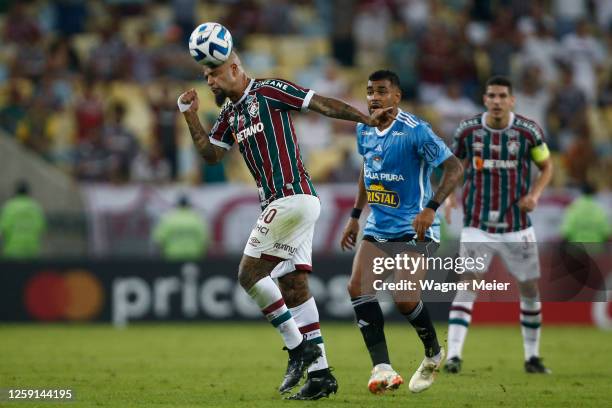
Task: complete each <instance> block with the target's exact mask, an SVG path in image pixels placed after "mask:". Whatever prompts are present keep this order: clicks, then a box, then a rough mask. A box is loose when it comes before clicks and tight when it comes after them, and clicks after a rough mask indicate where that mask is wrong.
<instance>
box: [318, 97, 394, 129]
mask: <svg viewBox="0 0 612 408" xmlns="http://www.w3.org/2000/svg"><path fill="white" fill-rule="evenodd" d="M308 109H310V110H313V111H315V112H318V113H320V114H322V115H325V116H327V117H330V118H334V119H343V120H350V121H352V122H357V123H365V124H366V125H368V126H378V125H379V124H380V123H381V122H385V121H386V119H387V117H388V116H389V115H392V111H393V107H389V108H386V109H376V110H375V111H374V112H373V113H372V115H371V116H368V115H366V114H364V113H362V112H360V111H359V110H358V109H356V108H354V107H352V106H351V105H349V104H347V103H344V102H342V101H340V100H338V99H334V98H328V97H326V96H321V95H319V94H314V95H313V96H312V99H311V100H310V104H309V105H308Z"/></svg>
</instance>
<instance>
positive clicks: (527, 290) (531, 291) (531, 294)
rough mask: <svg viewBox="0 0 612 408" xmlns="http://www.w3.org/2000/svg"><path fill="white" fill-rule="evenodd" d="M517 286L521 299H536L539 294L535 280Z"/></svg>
mask: <svg viewBox="0 0 612 408" xmlns="http://www.w3.org/2000/svg"><path fill="white" fill-rule="evenodd" d="M518 286H519V292H520V294H521V297H525V298H536V297H538V296H539V294H540V291H539V289H538V281H537V279H532V280H528V281H525V282H520V283H519V285H518Z"/></svg>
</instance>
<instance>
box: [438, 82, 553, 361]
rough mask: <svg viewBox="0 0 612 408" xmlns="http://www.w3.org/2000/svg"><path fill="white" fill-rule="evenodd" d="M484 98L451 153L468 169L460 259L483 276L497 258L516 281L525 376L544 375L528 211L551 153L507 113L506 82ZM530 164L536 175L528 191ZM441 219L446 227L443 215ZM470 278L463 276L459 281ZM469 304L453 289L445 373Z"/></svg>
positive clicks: (531, 125)
mask: <svg viewBox="0 0 612 408" xmlns="http://www.w3.org/2000/svg"><path fill="white" fill-rule="evenodd" d="M483 99H484V104H485V106H486V108H487V111H486V112H485V113H483V114H478V115H476V116H474V117H473V118H471V119H468V120H464V121H463V122H461V124H460V125H459V128H458V129H457V131H456V132H455V138H454V145H453V150H454V153H455V155H456V156H457V157H459V158H461V159H465V163H466V169H467V171H466V179H465V183H464V186H463V214H464V220H463V225H464V228H463V230H462V232H461V244H460V249H459V254H460V256H471V257H479V256H480V257H484V260H485V271H486V269H487V268H488V265H489V263H490V262H491V259H492V257H493V255H495V254H498V255H499V256H500V257H501V259H502V260H503V262H504V263H505V265H506V268H507V269H508V271H509V272H510V273H511V274H512V275H513V276H514V277H515V278H516V279H517V281H518V287H519V291H520V298H521V299H520V301H521V302H520V304H521V314H520V320H521V329H522V334H523V345H524V349H525V370H526V371H527V372H529V373H549V372H550V370H548V369H547V368H546V367H545V366H544V365H543V364H542V360H541V359H540V356H539V343H540V325H541V322H542V316H541V312H540V308H541V304H540V297H539V291H538V285H537V282H538V278H539V277H540V265H539V258H538V248H537V245H536V238H535V233H534V230H533V227H532V226H531V221H530V220H529V216H528V215H527V213H529V212H530V211H533V209H534V208H535V207H536V205H537V204H538V199H539V198H540V195H541V194H542V191H543V190H544V188H545V187H546V185H547V184H548V183H549V182H550V179H551V177H552V163H551V160H550V157H549V156H550V154H549V152H548V148H547V147H546V143H545V142H544V137H543V132H542V130H541V129H540V127H539V126H538V125H537V124H536V123H535V122H533V121H532V120H529V119H527V118H525V117H523V116H520V115H517V114H515V113H514V112H512V109H513V107H514V96H513V95H512V83H511V82H510V81H509V80H508V79H506V78H504V77H493V78H491V79H489V80H488V81H487V85H486V91H485V94H484V97H483ZM531 162H533V163H535V165H536V166H537V167H538V168H539V169H540V174H539V175H538V177H537V178H536V180H535V182H534V184H533V186H532V185H531V173H530V168H531V166H530V164H531ZM453 199H454V197H453V196H452V195H451V196H450V197H449V203H448V204H449V205H448V206H447V208H448V209H450V208H451V207H453V206H454V202H453V201H452V200H453ZM446 215H447V220H448V221H449V222H450V212H447V213H446ZM475 277H476V276H474V275H472V274H471V273H466V274H464V275H463V276H462V279H465V280H469V279H472V278H475ZM475 300H476V292H474V291H471V290H466V291H459V292H457V294H456V295H455V299H454V301H453V304H452V306H451V310H450V317H449V328H448V360H447V362H446V364H445V366H444V367H445V370H446V371H448V372H450V373H458V372H459V371H460V370H461V363H462V360H461V353H462V349H463V344H464V342H465V337H466V335H467V329H468V326H469V324H470V321H471V313H472V306H473V304H474V301H475Z"/></svg>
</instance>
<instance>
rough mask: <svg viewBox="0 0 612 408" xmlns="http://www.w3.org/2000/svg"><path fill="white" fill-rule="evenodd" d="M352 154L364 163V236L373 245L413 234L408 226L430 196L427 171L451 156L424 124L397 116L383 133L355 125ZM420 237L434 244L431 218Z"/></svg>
mask: <svg viewBox="0 0 612 408" xmlns="http://www.w3.org/2000/svg"><path fill="white" fill-rule="evenodd" d="M357 150H358V151H359V154H361V155H362V156H363V158H364V164H363V176H364V183H365V188H366V191H367V194H368V203H369V204H370V209H371V212H370V216H369V217H368V220H367V224H366V227H365V230H364V234H365V235H372V236H373V237H375V238H378V239H391V238H398V237H401V236H404V235H407V234H415V231H414V228H413V227H412V221H413V220H414V218H415V217H416V215H417V214H418V213H420V212H421V210H422V209H423V208H424V206H425V205H426V204H427V202H428V201H429V200H430V199H431V197H432V196H433V192H432V189H431V183H430V181H429V179H430V176H431V172H432V171H433V169H434V168H435V167H437V166H439V165H440V163H442V162H443V161H444V160H446V159H447V158H449V157H450V156H451V155H452V153H451V151H450V150H449V148H448V147H447V146H446V145H445V144H444V142H443V141H442V140H441V139H440V138H439V137H438V136H436V134H435V133H434V132H433V131H432V130H431V127H430V126H429V123H427V122H425V121H423V120H421V119H419V118H418V117H416V116H414V115H412V114H410V113H407V112H403V111H402V110H398V115H397V118H396V119H395V120H394V121H393V123H392V124H391V126H389V127H388V128H387V129H385V130H383V131H379V130H378V129H377V128H375V127H370V126H366V125H364V124H361V123H360V124H358V125H357ZM426 236H427V237H429V238H431V239H432V240H434V241H436V242H438V241H439V240H440V220H439V219H438V216H437V215H436V218H435V221H434V223H433V225H432V226H431V228H429V229H428V230H427V233H426Z"/></svg>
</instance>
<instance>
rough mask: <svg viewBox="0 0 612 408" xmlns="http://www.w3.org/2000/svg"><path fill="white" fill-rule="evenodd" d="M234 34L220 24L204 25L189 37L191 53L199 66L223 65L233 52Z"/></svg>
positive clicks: (198, 27)
mask: <svg viewBox="0 0 612 408" xmlns="http://www.w3.org/2000/svg"><path fill="white" fill-rule="evenodd" d="M232 46H233V41H232V34H231V33H230V32H229V30H228V29H227V28H225V27H223V26H222V25H221V24H219V23H204V24H200V25H199V26H197V27H196V29H195V30H193V32H192V33H191V36H190V37H189V52H190V53H191V56H192V57H193V59H195V60H196V62H197V63H198V64H201V65H206V66H209V67H216V66H219V65H221V64H223V63H224V62H225V61H227V59H228V58H229V56H230V54H231V52H232Z"/></svg>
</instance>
